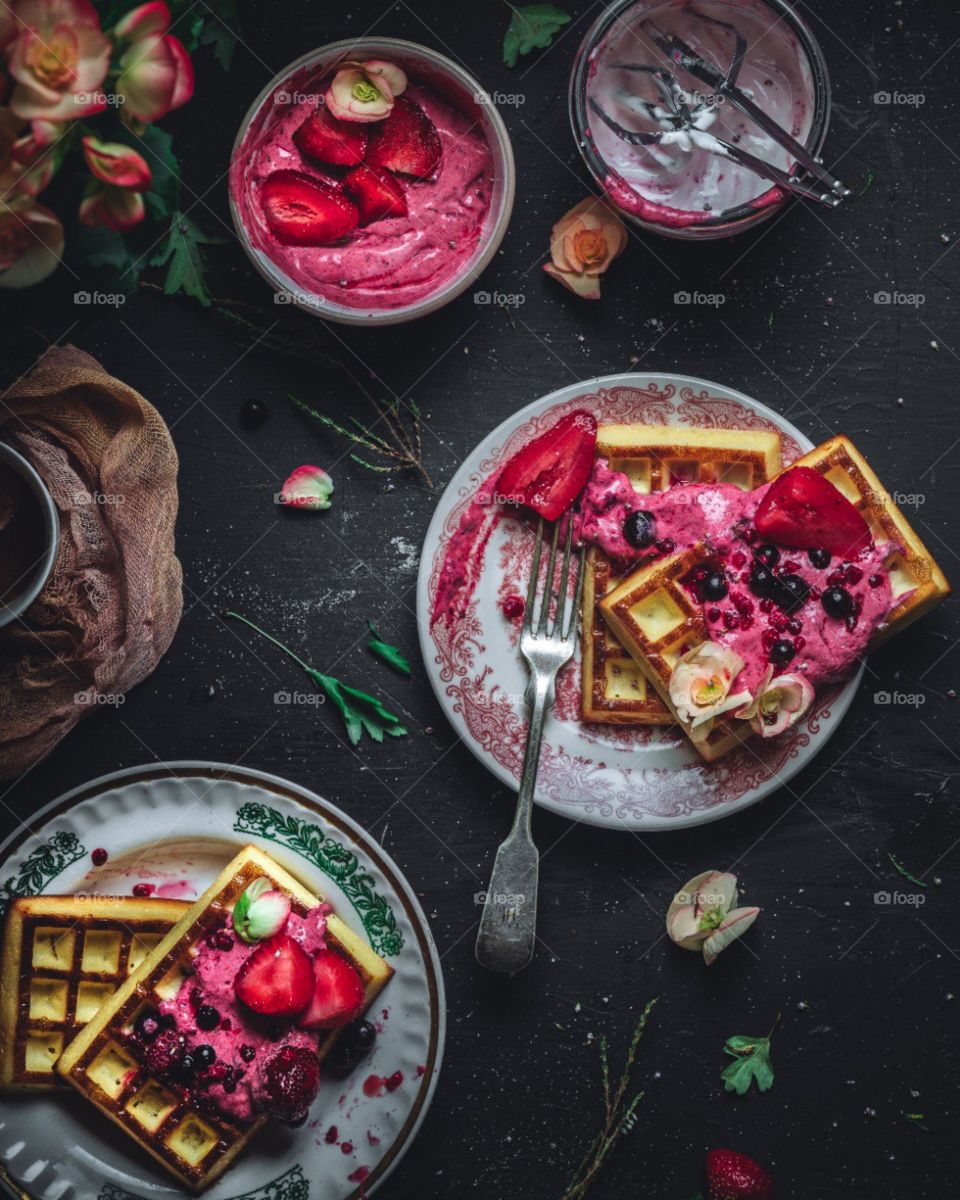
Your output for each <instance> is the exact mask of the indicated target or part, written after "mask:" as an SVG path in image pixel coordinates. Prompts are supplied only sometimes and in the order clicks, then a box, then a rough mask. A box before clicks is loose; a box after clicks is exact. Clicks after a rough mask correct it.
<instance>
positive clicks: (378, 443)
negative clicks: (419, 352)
mask: <svg viewBox="0 0 960 1200" xmlns="http://www.w3.org/2000/svg"><path fill="white" fill-rule="evenodd" d="M214 304H215V306H216V310H217V312H219V313H222V314H223V316H225V317H228V318H229V319H230V320H231V321H233V323H234V324H236V325H239V326H240V327H241V328H242V329H244V330H246V331H247V332H248V333H252V334H254V335H255V340H254V343H253V345H252V346H250V347H249V349H250V350H255V351H258V352H263V353H266V354H273V355H276V354H280V355H284V356H287V357H293V358H299V359H301V360H302V361H304V362H308V363H312V364H314V365H315V366H318V367H321V368H322V369H323V370H324V371H326V372H328V373H331V374H336V375H339V376H341V377H342V378H343V379H345V380H346V381H347V382H348V383H349V384H350V385H351V387H353V388H354V389H355V391H356V392H357V393H358V394H359V395H360V396H362V397H363V399H364V400H365V401H366V402H367V404H368V405H369V406H370V409H371V411H372V413H373V417H374V419H373V420H372V422H371V423H370V424H369V425H364V424H363V422H362V421H360V420H358V419H357V418H355V417H350V418H349V424H344V423H343V422H340V421H336V420H334V419H333V418H331V417H327V416H325V415H324V414H322V413H319V412H317V411H316V410H315V409H314V408H312V407H311V406H310V405H309V404H306V403H304V402H302V401H300V400H297V399H295V398H294V397H293V396H291V397H290V399H291V401H292V402H293V404H294V405H296V407H297V408H299V409H300V410H301V411H302V412H304V413H305V414H306V415H307V416H309V417H310V418H311V419H312V420H315V421H317V422H318V424H321V425H325V426H326V427H327V428H328V429H331V430H333V432H334V433H336V434H338V435H339V436H341V437H345V438H348V439H349V440H350V441H351V442H353V444H354V445H355V446H357V447H359V448H361V449H363V450H364V451H365V452H366V453H367V454H372V455H375V456H377V457H380V458H382V459H385V460H386V461H385V462H379V463H378V462H370V461H369V460H368V459H367V458H366V457H362V456H361V455H359V454H351V455H350V457H351V458H352V459H353V461H354V462H356V463H358V464H359V465H360V466H362V467H365V468H366V469H367V470H368V471H376V472H379V473H383V474H386V473H389V472H397V471H410V472H416V473H417V474H418V475H420V476H421V477H422V478H423V480H424V482H425V483H426V484H427V486H428V487H433V480H432V479H431V478H430V475H429V473H428V471H427V468H426V467H425V466H424V462H423V442H422V437H421V429H420V426H421V421H422V418H421V414H420V409H419V407H418V405H417V402H416V401H415V400H414V399H413V398H412V397H409V396H408V397H407V398H406V399H405V400H402V401H401V400H399V399H397V400H393V401H391V402H389V403H388V402H386V401H383V400H380V399H378V398H377V397H376V396H375V395H374V394H373V392H372V391H371V390H370V388H369V387H368V386H367V385H366V383H365V382H364V379H363V378H361V376H360V375H359V374H357V372H356V370H355V369H354V368H353V366H352V365H351V364H350V363H349V362H348V361H347V358H346V356H345V355H341V354H337V353H335V352H332V351H331V350H330V349H328V347H327V345H326V344H325V343H324V342H323V341H322V340H321V338H322V337H323V336H325V335H322V334H318V333H317V325H318V322H316V321H314V320H312V319H309V320H308V319H307V318H304V317H298V316H296V315H294V314H292V313H288V314H285V315H284V318H283V320H282V321H278V320H277V318H276V317H275V316H274V315H273V314H272V313H267V312H266V311H264V310H263V309H262V308H259V307H258V306H257V305H254V304H247V303H246V302H245V301H242V300H229V299H225V298H222V297H215V298H214ZM240 310H243V311H240ZM248 314H249V315H248ZM371 378H373V377H372V376H371Z"/></svg>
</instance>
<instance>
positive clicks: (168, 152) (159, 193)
mask: <svg viewBox="0 0 960 1200" xmlns="http://www.w3.org/2000/svg"><path fill="white" fill-rule="evenodd" d="M140 140H141V142H142V143H143V148H144V149H145V150H146V154H145V158H146V160H147V162H148V164H149V166H150V170H151V172H152V173H153V179H152V181H151V183H150V190H149V191H148V192H147V195H146V204H147V212H148V213H149V214H150V216H151V217H152V218H153V219H154V220H155V221H159V220H164V219H166V218H168V217H170V215H171V214H172V213H174V212H176V210H177V208H178V206H179V204H180V164H179V162H177V156H176V155H175V154H174V152H173V138H172V137H171V136H170V134H169V133H167V132H166V131H165V130H163V129H160V128H159V127H158V126H156V125H148V126H147V128H146V129H145V130H144V133H143V136H142V138H141V139H140Z"/></svg>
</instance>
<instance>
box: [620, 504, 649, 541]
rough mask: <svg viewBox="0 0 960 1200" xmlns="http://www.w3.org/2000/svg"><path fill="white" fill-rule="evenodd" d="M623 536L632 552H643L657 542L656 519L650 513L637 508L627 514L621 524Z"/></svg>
mask: <svg viewBox="0 0 960 1200" xmlns="http://www.w3.org/2000/svg"><path fill="white" fill-rule="evenodd" d="M623 536H624V537H625V538H626V540H627V541H628V542H629V543H630V545H631V546H632V547H633V548H634V550H645V549H646V548H647V546H652V545H653V543H654V542H655V541H656V540H657V519H656V517H655V516H654V515H653V513H651V512H646V511H645V510H644V509H642V508H638V509H637V510H636V512H632V513H628V514H627V516H626V517H625V518H624V522H623Z"/></svg>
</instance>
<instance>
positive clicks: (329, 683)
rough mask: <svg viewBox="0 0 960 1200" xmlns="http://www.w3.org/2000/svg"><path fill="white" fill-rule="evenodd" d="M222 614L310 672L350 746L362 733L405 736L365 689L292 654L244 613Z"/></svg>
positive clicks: (394, 718)
mask: <svg viewBox="0 0 960 1200" xmlns="http://www.w3.org/2000/svg"><path fill="white" fill-rule="evenodd" d="M226 616H228V617H232V618H233V619H234V620H235V621H242V622H243V623H244V625H249V627H250V628H251V629H253V630H255V631H256V632H257V633H259V634H260V635H261V637H265V638H266V639H267V641H268V642H273V644H274V645H275V646H277V647H278V648H279V649H281V650H282V651H283V652H284V654H286V655H287V656H288V657H290V658H292V659H293V661H294V662H295V663H297V664H298V665H299V666H301V667H302V668H303V670H304V671H306V673H307V675H309V676H310V678H311V679H312V680H313V682H314V683H315V684H316V685H317V687H319V688H320V690H321V691H322V692H323V694H324V695H325V696H326V697H327V699H328V700H329V701H330V703H331V704H332V705H333V706H334V708H335V709H336V710H337V712H338V713H339V714H340V716H341V717H342V718H343V723H344V726H345V727H346V730H347V737H348V738H349V739H350V744H351V745H352V746H356V744H357V743H358V742H359V741H360V738H361V737H362V736H363V734H364V733H366V734H367V736H368V737H371V738H373V740H374V741H375V742H382V741H383V738H384V735H386V736H387V737H404V736H406V733H407V730H406V728H405V727H404V726H403V724H401V721H400V718H399V717H398V716H397V715H396V714H395V713H392V712H390V710H389V709H387V708H385V707H384V706H383V704H381V703H380V701H379V700H378V699H377V698H376V696H370V695H368V694H367V693H366V692H361V691H360V690H359V688H354V687H350V686H349V684H346V683H342V682H341V681H340V680H339V679H334V677H333V676H332V675H324V674H323V672H322V671H318V670H316V668H314V667H311V666H310V664H309V663H305V662H304V661H303V659H302V658H300V657H298V656H297V655H296V654H294V652H293V651H292V650H291V649H289V647H287V646H285V645H284V644H283V642H280V641H278V640H277V639H276V638H275V637H273V636H272V635H271V634H269V633H267V631H266V630H265V629H261V628H260V626H259V625H254V623H253V622H252V621H248V620H247V618H246V617H242V616H241V615H240V614H239V613H235V612H228V613H226Z"/></svg>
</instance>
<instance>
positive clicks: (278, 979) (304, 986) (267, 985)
mask: <svg viewBox="0 0 960 1200" xmlns="http://www.w3.org/2000/svg"><path fill="white" fill-rule="evenodd" d="M233 989H234V991H235V992H236V994H237V999H238V1000H241V1001H242V1002H243V1003H244V1004H245V1005H246V1006H247V1008H250V1009H253V1011H254V1012H255V1013H260V1014H261V1015H262V1016H268V1017H296V1016H298V1015H299V1014H300V1013H302V1012H303V1010H304V1009H305V1008H306V1007H307V1005H308V1004H309V1003H310V999H311V997H312V996H313V991H314V981H313V963H312V962H311V961H310V955H309V954H307V952H306V950H304V948H303V947H302V946H301V945H300V943H299V942H295V941H294V940H293V938H292V937H290V936H289V934H286V933H276V934H274V936H273V937H272V938H268V939H267V940H266V941H265V942H261V943H260V944H259V945H258V946H257V948H256V949H255V950H254V952H253V953H252V954H251V955H250V957H249V958H248V959H247V960H246V962H245V963H244V964H243V966H242V967H241V968H240V970H239V971H238V972H237V974H236V978H235V979H234V981H233Z"/></svg>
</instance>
